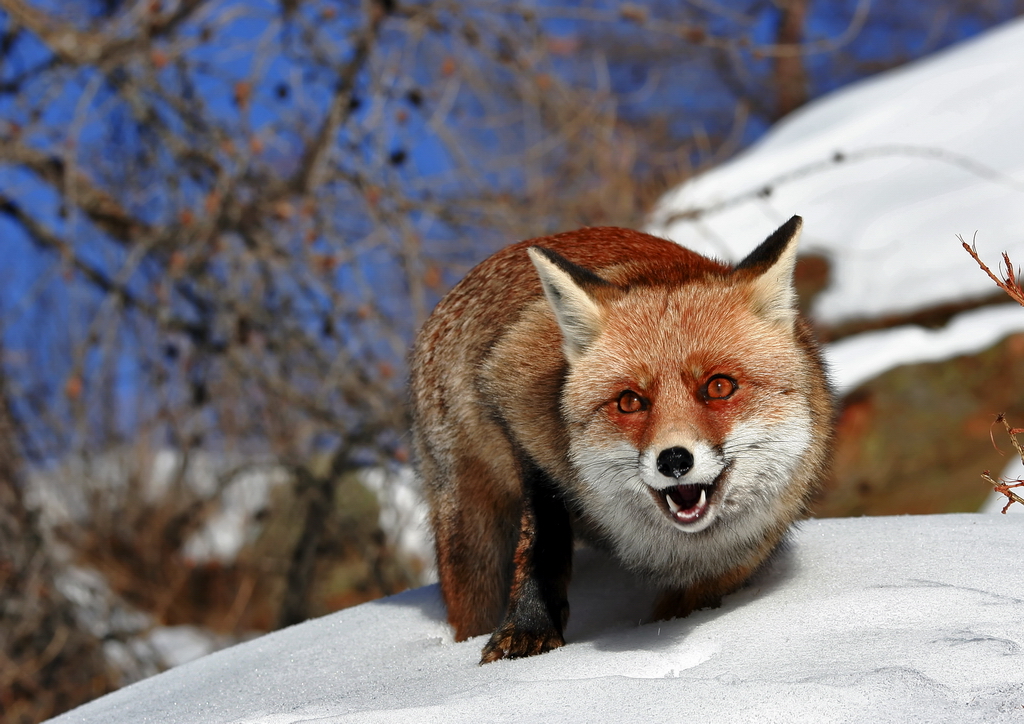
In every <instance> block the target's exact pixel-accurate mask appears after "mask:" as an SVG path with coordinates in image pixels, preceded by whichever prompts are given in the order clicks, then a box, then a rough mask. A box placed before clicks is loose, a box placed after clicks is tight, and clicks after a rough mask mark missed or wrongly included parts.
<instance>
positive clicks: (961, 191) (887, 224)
mask: <svg viewBox="0 0 1024 724" xmlns="http://www.w3.org/2000/svg"><path fill="white" fill-rule="evenodd" d="M1022 44H1024V20H1018V21H1016V22H1012V23H1009V24H1006V25H1004V26H1002V27H1000V28H997V29H995V30H994V31H991V32H989V33H987V34H985V35H982V36H979V37H977V38H975V39H973V40H970V41H967V42H965V43H962V44H960V45H957V46H955V47H953V48H950V49H947V50H945V51H943V52H941V53H939V54H937V55H935V56H932V57H929V58H926V59H923V60H920V61H918V62H916V63H912V64H910V65H907V66H905V67H903V68H900V69H898V70H895V71H892V72H889V73H884V74H882V75H879V76H876V77H875V78H872V79H869V80H867V81H864V82H861V83H857V84H855V85H852V86H849V87H847V88H845V89H842V90H840V91H838V92H836V93H833V94H831V95H829V96H826V97H824V98H821V99H819V100H817V101H815V102H813V103H811V104H809V105H808V106H806V107H804V108H802V109H800V110H799V111H797V112H796V113H794V114H793V115H792V116H791V117H789V118H787V119H785V120H784V121H782V122H781V123H780V124H779V125H778V126H776V127H775V128H773V129H772V130H771V131H770V132H769V133H768V134H767V135H766V136H765V137H764V138H763V139H762V140H761V141H760V142H759V143H757V144H755V145H754V146H753V147H751V148H750V149H748V150H747V151H746V152H744V153H742V154H740V155H739V156H737V157H736V158H735V159H734V160H732V161H730V162H728V163H725V164H723V165H721V166H719V167H717V168H715V169H712V170H711V171H709V172H708V173H706V174H703V175H701V176H699V177H697V178H695V179H693V180H692V181H690V182H689V183H686V184H684V185H683V186H681V187H680V188H679V189H677V190H675V191H673V192H672V193H669V194H667V195H666V196H665V197H664V198H663V199H662V201H661V202H660V203H659V204H658V206H657V208H656V209H655V211H654V212H653V214H652V216H651V224H650V229H651V231H652V232H654V233H658V234H663V235H665V236H668V237H669V238H672V239H674V240H676V241H678V242H680V243H682V244H684V245H686V246H690V247H691V248H694V249H697V250H698V251H702V252H705V253H710V254H713V255H716V256H720V257H725V258H727V259H734V260H735V259H739V258H741V257H742V256H743V255H744V254H745V253H746V252H748V251H749V250H750V249H751V248H752V247H753V245H754V244H756V243H757V242H758V241H760V240H761V239H763V238H765V237H766V236H767V235H768V234H769V233H771V231H773V230H774V229H775V228H776V227H777V226H778V225H779V224H781V223H782V222H783V221H785V220H786V219H788V218H789V217H790V216H792V215H793V214H799V215H800V216H803V217H804V222H805V223H804V237H803V241H802V250H803V251H805V252H816V253H820V254H823V255H825V256H826V257H827V258H828V259H829V260H830V261H831V262H832V274H833V279H832V284H831V285H830V287H829V288H828V289H827V290H826V291H825V292H823V293H822V295H821V296H820V297H819V298H818V300H817V303H816V306H815V308H814V314H815V316H816V317H817V318H818V319H819V320H821V321H822V322H825V323H829V324H831V323H835V322H840V321H844V320H848V319H852V318H860V317H873V316H879V315H882V314H888V313H892V312H899V311H908V310H913V309H917V308H920V307H925V306H928V305H932V304H936V303H939V302H945V301H950V300H960V299H965V298H969V297H977V296H983V295H987V294H991V293H992V292H994V291H995V287H994V286H993V285H992V282H991V280H989V279H988V277H987V276H985V274H983V273H982V272H981V271H980V270H979V269H978V268H977V267H976V265H975V264H974V262H973V261H972V260H971V259H970V257H969V256H968V255H967V254H966V253H965V252H964V250H963V249H962V248H961V247H960V242H959V241H958V240H957V238H956V237H957V235H958V234H959V235H962V236H964V237H965V238H966V239H967V240H968V241H970V240H971V239H972V238H973V237H974V234H975V232H977V243H978V249H979V251H980V252H981V254H982V258H984V259H987V260H988V261H989V263H990V265H991V266H993V267H994V266H995V265H996V263H997V262H998V260H999V253H1000V252H1001V251H1003V250H1007V251H1009V252H1010V257H1011V259H1016V260H1019V261H1020V262H1021V263H1024V214H1021V213H1020V209H1021V207H1022V205H1024V144H1022V143H1021V142H1020V133H1021V123H1020V118H1021V116H1022V114H1024V84H1022V83H1021V82H1020V79H1021V78H1022V77H1024V53H1021V52H1020V48H1021V47H1022ZM837 154H840V157H841V158H843V159H844V160H843V161H841V162H835V161H834V159H836V158H837ZM811 169H816V170H814V171H813V172H807V171H808V170H811ZM786 178H789V180H788V181H784V182H781V183H780V181H783V179H786ZM764 189H770V192H769V193H767V194H766V193H762V192H763V190H764ZM731 199H736V200H737V202H736V203H734V204H725V205H723V203H724V202H726V201H729V200H731ZM716 208H717V209H718V210H716ZM700 209H710V211H709V212H707V213H704V214H702V215H699V216H697V217H696V218H692V212H693V211H694V210H700Z"/></svg>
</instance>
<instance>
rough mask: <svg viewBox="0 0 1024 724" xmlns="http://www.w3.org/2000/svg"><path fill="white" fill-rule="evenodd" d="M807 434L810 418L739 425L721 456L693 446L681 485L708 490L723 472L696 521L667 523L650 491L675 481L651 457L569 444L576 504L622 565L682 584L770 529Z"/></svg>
mask: <svg viewBox="0 0 1024 724" xmlns="http://www.w3.org/2000/svg"><path fill="white" fill-rule="evenodd" d="M810 436H811V433H810V421H809V419H799V418H798V419H796V420H793V419H791V420H788V421H786V422H784V423H781V424H777V425H762V424H753V423H740V424H738V425H736V426H735V427H734V428H733V430H732V432H731V433H730V434H729V435H728V436H727V438H726V439H725V441H724V442H723V444H722V446H721V448H720V449H721V454H720V455H719V454H717V451H715V450H714V449H713V448H712V447H711V446H710V445H707V444H706V443H700V444H698V445H693V449H692V452H693V453H694V468H693V469H692V470H691V471H690V472H689V473H688V474H687V475H686V476H684V478H682V479H681V480H680V482H687V483H690V482H699V483H702V484H705V485H706V484H710V483H711V482H713V481H715V479H716V478H717V477H718V476H719V475H721V478H720V479H719V480H718V482H717V490H716V491H715V495H714V500H713V502H711V504H710V505H709V507H708V509H707V510H706V511H705V512H704V513H703V514H702V515H701V516H699V517H698V518H697V519H696V520H694V521H693V522H685V521H679V520H674V519H672V518H671V517H670V516H669V514H668V513H669V512H670V511H671V508H667V509H663V508H662V506H661V502H659V501H657V500H656V499H655V497H654V495H653V494H652V490H653V491H657V490H661V489H663V488H667V487H669V486H670V485H672V479H671V478H667V477H665V476H663V475H661V474H660V473H658V472H657V469H656V468H655V466H654V460H653V457H650V458H649V456H648V455H646V454H641V453H640V452H639V451H638V450H636V449H635V448H633V447H632V446H631V445H629V444H628V443H625V442H619V443H617V444H614V445H609V446H607V447H602V448H585V447H583V446H575V445H574V446H573V449H572V457H573V463H574V465H575V467H576V470H577V471H578V473H579V478H580V483H581V484H582V485H581V488H580V489H579V500H580V503H582V505H583V509H584V513H585V515H586V517H587V518H588V519H589V520H590V521H591V522H592V523H593V524H596V526H597V528H598V530H599V531H600V532H601V534H602V535H603V536H604V537H605V539H606V541H607V542H608V543H609V544H611V546H612V547H613V549H614V550H615V552H616V555H617V556H618V557H619V558H620V559H621V560H622V562H623V563H624V564H625V565H626V566H628V567H630V568H632V569H634V570H637V571H640V572H642V573H645V574H646V575H647V576H648V577H650V578H651V579H653V580H654V581H655V582H656V583H658V584H660V585H669V586H685V585H687V584H688V583H689V582H691V581H693V580H695V579H699V578H701V577H704V576H707V575H715V574H717V573H718V572H719V571H720V570H724V569H727V568H728V567H729V566H730V565H732V564H733V556H734V555H737V556H738V555H741V551H743V550H745V549H746V547H747V546H749V545H750V544H751V543H752V542H753V541H757V540H760V539H762V537H763V535H764V531H765V530H767V529H769V528H770V527H772V526H774V525H775V523H776V521H777V520H778V516H779V515H780V511H779V501H780V496H781V494H782V493H783V491H785V489H786V488H787V487H788V485H789V483H790V481H791V479H792V475H793V473H794V472H795V470H796V469H797V467H798V466H799V465H800V462H801V460H802V458H803V455H804V453H805V452H806V450H807V448H808V446H809V444H810ZM726 467H728V470H726V472H725V473H724V474H721V473H722V470H723V469H725V468H726ZM652 473H653V475H652ZM655 476H656V477H655ZM691 476H693V478H692V479H691ZM652 483H654V484H652ZM680 533H687V534H690V535H680ZM695 533H703V535H700V536H696V535H692V534H695Z"/></svg>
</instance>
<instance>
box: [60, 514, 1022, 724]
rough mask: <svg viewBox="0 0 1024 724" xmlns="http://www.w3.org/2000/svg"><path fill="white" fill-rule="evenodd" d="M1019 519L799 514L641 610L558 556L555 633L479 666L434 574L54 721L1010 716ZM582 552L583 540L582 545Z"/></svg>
mask: <svg viewBox="0 0 1024 724" xmlns="http://www.w3.org/2000/svg"><path fill="white" fill-rule="evenodd" d="M1022 551H1024V525H1022V519H1021V518H1017V517H1010V516H1001V515H982V514H976V513H975V514H962V515H943V516H903V517H889V518H856V519H838V520H837V519H831V520H810V521H806V522H804V523H802V524H801V525H800V526H799V529H798V530H797V531H796V532H795V533H794V535H793V536H792V540H791V544H790V545H789V546H788V547H787V548H786V550H785V551H784V552H783V553H781V554H780V555H779V556H778V557H777V558H776V559H775V560H774V561H773V563H772V564H771V565H770V566H769V567H768V568H767V569H766V570H764V571H762V572H761V573H760V574H759V575H758V577H757V578H756V579H755V581H754V582H753V583H752V584H751V585H749V586H748V587H746V588H745V589H743V590H741V591H740V592H738V593H736V594H733V595H732V596H728V597H727V598H726V599H725V602H724V603H723V605H722V606H721V608H718V609H715V610H705V611H699V612H697V613H695V614H693V615H691V616H689V617H688V618H685V619H680V620H675V621H668V622H653V623H646V622H645V623H641V619H643V618H644V617H645V616H646V615H647V611H648V609H649V606H650V603H651V599H652V594H651V592H650V591H649V590H647V589H646V588H644V587H643V586H642V585H641V584H639V583H638V582H637V581H635V580H633V579H632V578H631V577H630V576H629V575H628V574H626V573H625V572H624V571H622V570H621V569H620V568H618V567H617V566H616V565H615V564H614V563H613V562H612V561H610V560H608V559H606V558H604V557H603V556H601V555H600V554H597V553H594V552H593V551H581V552H580V553H579V554H578V555H577V565H576V572H575V575H574V580H573V583H572V587H571V590H570V605H571V606H572V609H573V613H572V616H571V618H570V622H569V627H568V630H567V632H566V637H567V639H568V644H567V645H566V646H565V647H564V648H562V649H558V650H556V651H553V652H551V653H548V654H544V655H541V656H536V657H532V658H528V659H520V660H515V661H499V662H496V663H493V664H487V665H485V666H479V665H478V664H477V661H478V659H479V656H480V649H481V647H482V646H483V643H484V641H485V639H484V638H483V637H479V638H475V639H471V640H469V641H466V642H462V643H454V641H453V640H452V633H451V630H450V629H449V627H448V626H447V624H446V623H445V622H444V613H443V607H442V605H441V600H440V596H439V595H438V588H437V586H428V587H425V588H419V589H415V590H412V591H408V592H406V593H403V594H399V595H397V596H392V597H390V598H386V599H382V600H380V601H375V602H372V603H368V604H364V605H362V606H357V607H355V608H350V609H347V610H344V611H339V612H337V613H334V614H331V615H329V616H325V617H323V618H320V619H316V620H313V621H308V622H306V623H303V624H300V625H298V626H295V627H293V628H289V629H285V630H283V631H279V632H277V633H273V634H270V635H268V636H264V637H262V638H260V639H256V640H254V641H250V642H247V643H244V644H240V645H238V646H235V647H233V648H230V649H226V650H224V651H220V652H217V653H214V654H211V655H210V656H206V657H204V658H201V659H199V660H196V661H193V662H191V663H188V664H185V665H183V666H179V667H177V668H175V669H171V670H170V671H168V672H166V673H163V674H160V675H159V676H155V677H152V678H150V679H146V680H144V681H141V682H139V683H137V684H134V685H132V686H130V687H127V688H125V689H122V690H120V691H117V692H114V693H113V694H110V695H108V696H106V697H103V698H101V699H98V700H97V701H94V702H92V703H90V704H86V705H85V706H83V707H80V708H78V709H76V710H74V711H72V712H69V713H67V714H64V715H63V716H60V717H57V718H56V719H55V720H53V721H54V722H55V724H56V723H60V724H146V723H152V722H159V723H160V724H206V723H213V722H218V723H219V722H232V723H234V724H242V723H243V722H245V723H252V724H255V723H256V722H259V723H260V724H293V723H297V722H303V723H312V722H316V723H317V724H328V723H334V722H396V723H398V724H401V723H403V722H410V723H413V722H415V723H417V724H418V723H420V722H479V721H488V722H513V721H515V722H539V721H545V722H568V721H588V722H614V723H615V724H618V723H619V722H622V721H631V722H632V721H644V722H681V721H710V722H867V721H870V722H906V721H928V722H965V723H966V722H986V723H989V724H992V723H995V722H1019V721H1022V720H1024V627H1022V625H1021V624H1022V619H1024V566H1022V565H1021V555H1022ZM584 554H585V555H584Z"/></svg>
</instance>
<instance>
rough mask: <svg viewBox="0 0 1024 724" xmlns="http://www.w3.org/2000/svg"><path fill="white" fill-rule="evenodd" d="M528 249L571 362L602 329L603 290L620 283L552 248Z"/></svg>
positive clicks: (534, 247)
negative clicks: (585, 267) (610, 280)
mask: <svg viewBox="0 0 1024 724" xmlns="http://www.w3.org/2000/svg"><path fill="white" fill-rule="evenodd" d="M526 251H527V252H529V254H530V260H531V261H532V262H533V265H534V267H536V269H537V275H538V276H539V277H540V284H541V287H543V288H544V296H546V297H547V298H548V304H550V305H551V309H552V310H553V311H554V313H555V319H557V320H558V326H559V327H560V328H561V330H562V349H563V350H564V352H565V357H566V359H567V360H569V362H570V364H571V363H573V362H575V361H576V360H577V359H579V356H580V355H581V354H582V353H583V352H584V351H585V350H586V349H587V347H589V346H590V343H591V342H593V341H594V338H596V337H597V335H598V334H599V333H600V332H601V327H602V324H603V321H602V320H603V313H602V311H601V304H600V298H601V296H602V293H603V292H606V291H610V290H612V289H616V288H617V287H615V285H613V284H611V283H610V282H607V281H605V280H604V279H602V278H601V277H599V276H598V275H597V274H594V272H592V271H590V270H589V269H584V268H583V267H581V266H579V265H578V264H573V263H572V262H571V261H569V260H568V259H566V258H565V257H563V256H561V255H559V254H556V253H555V252H553V251H551V250H550V249H545V248H544V247H542V246H531V247H530V248H529V249H527V250H526Z"/></svg>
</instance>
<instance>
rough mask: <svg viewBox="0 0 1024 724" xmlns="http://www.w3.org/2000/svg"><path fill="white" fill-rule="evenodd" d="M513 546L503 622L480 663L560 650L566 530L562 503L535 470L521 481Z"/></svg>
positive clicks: (568, 554)
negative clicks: (520, 508)
mask: <svg viewBox="0 0 1024 724" xmlns="http://www.w3.org/2000/svg"><path fill="white" fill-rule="evenodd" d="M525 483H526V485H525V486H524V487H525V488H526V490H525V492H526V495H525V496H524V501H523V513H522V517H521V522H520V530H519V541H518V543H517V544H516V550H515V556H514V557H513V569H512V585H511V589H510V591H509V598H508V608H507V609H506V611H505V618H504V620H503V621H502V622H501V625H500V626H498V628H497V630H495V632H494V633H493V634H491V639H490V641H488V642H487V645H486V646H484V649H483V654H482V656H481V658H480V663H481V664H486V663H490V662H491V661H497V660H498V659H516V658H522V657H524V656H533V655H535V654H542V653H544V652H546V651H550V650H551V649H557V648H559V647H560V646H564V645H565V639H564V638H563V635H562V632H563V631H564V630H565V624H566V621H568V619H569V599H568V596H567V592H568V587H569V578H570V576H571V574H572V527H571V523H570V521H569V512H568V510H566V507H565V503H564V502H563V501H562V500H561V499H560V498H559V497H558V496H556V495H555V494H554V493H553V492H552V490H551V487H550V482H549V481H548V479H547V477H546V476H544V475H543V474H542V473H540V472H539V471H537V472H536V473H535V474H533V475H531V476H529V478H528V479H527V480H526V481H525Z"/></svg>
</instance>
